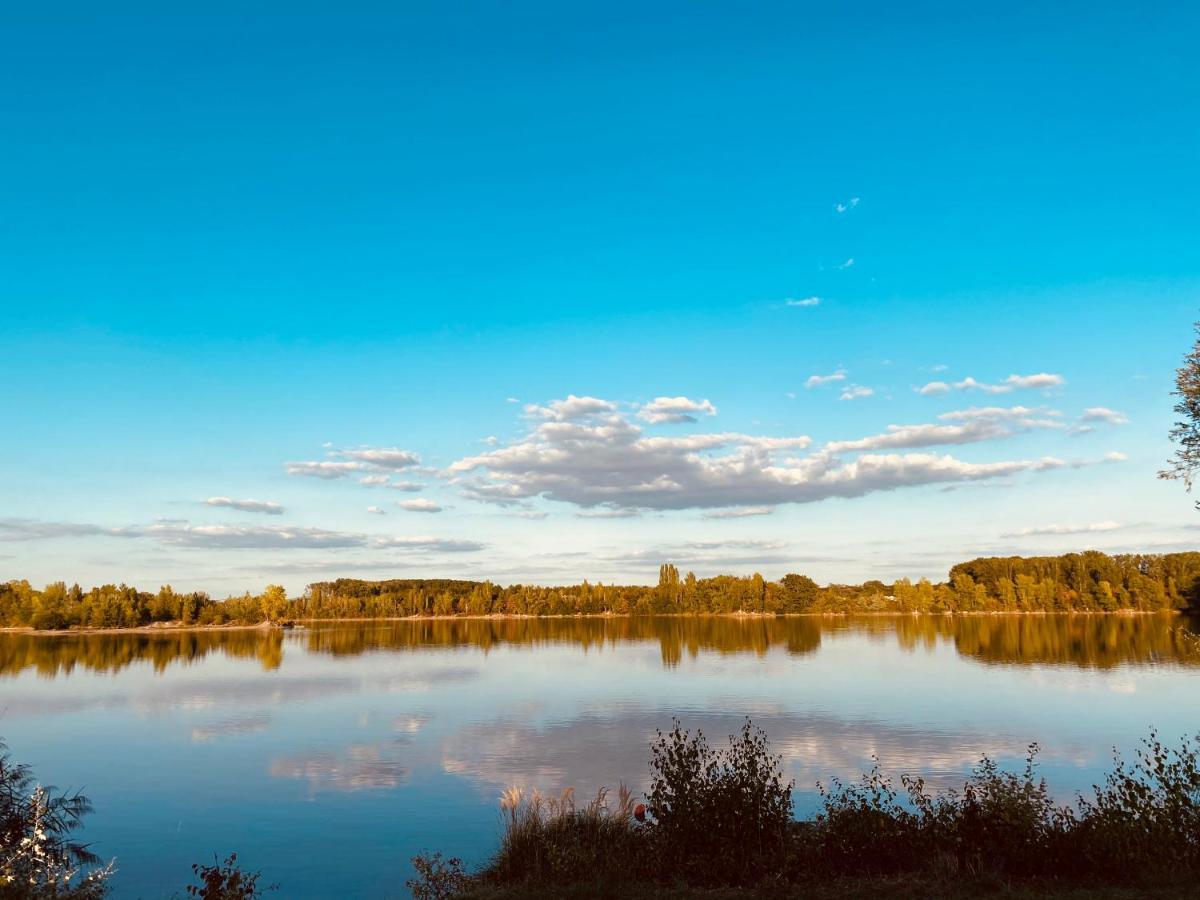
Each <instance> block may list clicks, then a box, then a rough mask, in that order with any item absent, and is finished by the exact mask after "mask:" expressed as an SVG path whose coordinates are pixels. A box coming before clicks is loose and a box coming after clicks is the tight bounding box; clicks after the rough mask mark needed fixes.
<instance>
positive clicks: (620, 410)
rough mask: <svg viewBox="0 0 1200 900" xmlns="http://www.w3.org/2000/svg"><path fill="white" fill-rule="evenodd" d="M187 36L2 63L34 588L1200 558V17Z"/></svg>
mask: <svg viewBox="0 0 1200 900" xmlns="http://www.w3.org/2000/svg"><path fill="white" fill-rule="evenodd" d="M68 6H69V7H70V4H68ZM148 9H150V7H149V6H148V5H144V6H143V5H140V4H137V3H134V4H132V5H131V6H130V7H129V8H128V10H127V11H126V12H124V13H120V14H113V15H111V16H99V15H96V14H95V13H94V12H93V13H89V12H88V10H87V8H86V7H83V6H80V7H78V8H72V12H71V13H70V14H69V15H68V14H64V10H63V9H62V8H61V7H56V8H55V9H54V10H53V11H50V10H45V11H40V10H25V11H22V12H21V13H19V14H15V21H14V22H13V25H14V33H19V34H20V35H21V39H20V40H19V41H18V40H13V41H10V42H9V47H8V51H9V52H8V53H6V54H5V58H4V59H3V60H0V72H2V73H3V74H4V75H5V80H6V82H7V83H9V84H10V85H12V90H11V91H10V92H9V94H10V96H9V97H8V98H7V99H6V101H5V105H6V110H7V112H8V116H7V119H8V121H9V122H10V123H12V127H13V128H14V130H15V131H17V132H19V133H20V134H21V135H22V139H21V140H20V141H15V140H14V141H9V142H6V143H5V145H4V146H3V147H0V162H3V163H4V167H5V170H6V171H8V172H11V173H19V177H18V178H14V179H12V180H11V183H10V185H9V190H8V191H7V192H6V194H7V196H6V208H7V209H8V210H9V213H10V214H9V216H7V217H6V219H7V225H6V227H5V229H4V231H5V246H6V251H7V252H6V257H7V259H6V265H5V270H6V278H5V283H4V285H3V287H0V297H2V298H3V305H4V311H5V327H4V329H3V331H2V332H0V360H3V362H2V363H0V365H2V366H3V373H4V381H5V384H6V388H7V390H6V391H5V400H4V404H3V410H4V412H5V418H6V423H7V425H8V429H9V432H10V435H11V436H12V438H11V439H10V440H9V441H6V442H5V443H4V446H3V447H2V448H0V580H8V579H28V580H29V581H30V582H31V583H33V584H35V585H37V586H40V585H42V584H46V583H48V582H54V581H59V580H65V581H66V582H67V583H68V584H69V583H72V582H75V583H79V584H81V585H96V584H104V583H108V582H112V583H118V582H125V583H127V584H131V585H138V586H139V587H141V586H143V585H144V586H147V587H149V586H151V585H153V586H158V585H163V584H171V585H173V586H174V587H175V588H176V589H177V590H181V591H192V590H203V591H206V592H208V593H210V594H211V595H212V596H214V597H218V596H222V597H223V596H227V595H237V594H240V593H242V592H243V591H244V590H251V591H257V590H261V588H262V587H263V586H264V585H266V584H270V583H277V584H281V585H283V586H284V587H285V588H287V590H288V593H289V594H293V595H294V594H296V593H299V591H300V590H302V589H303V588H304V586H306V585H307V584H309V583H312V582H315V581H322V580H328V579H331V578H334V577H347V578H362V579H367V580H379V579H382V578H408V577H425V578H446V577H450V578H454V577H458V578H463V579H467V580H484V579H487V580H494V581H496V582H497V583H503V584H516V583H521V584H529V585H555V584H567V583H572V580H574V582H578V580H579V578H578V576H577V573H578V572H580V571H584V570H586V571H587V573H588V578H589V580H592V581H600V582H604V583H606V584H612V583H621V584H629V585H635V584H652V583H654V582H655V581H656V580H657V567H658V565H659V564H660V563H662V562H664V561H670V562H672V563H674V564H676V565H678V566H679V567H680V569H681V570H684V571H687V570H693V571H695V572H696V574H697V575H698V576H700V577H708V576H711V575H714V574H738V575H746V574H750V573H752V572H755V571H758V572H762V573H763V574H764V575H769V576H770V577H771V578H772V579H774V578H775V577H778V576H782V575H783V574H784V573H786V572H798V573H803V574H806V575H809V576H810V577H812V578H814V579H816V580H817V581H819V582H821V583H822V584H829V583H841V584H856V583H862V582H864V581H867V580H881V581H884V582H885V583H891V582H892V581H893V580H895V579H896V578H900V577H909V578H912V579H913V580H914V581H915V580H916V579H918V578H922V577H928V578H931V579H932V580H935V581H937V580H940V579H942V578H944V577H945V576H946V573H947V572H948V571H949V569H950V567H951V566H952V565H953V564H954V563H956V562H962V561H965V560H969V559H974V558H977V557H981V556H1011V555H1016V556H1045V555H1059V554H1061V553H1065V552H1072V551H1082V550H1084V549H1095V550H1099V551H1101V552H1104V553H1109V554H1114V553H1123V552H1150V553H1169V552H1178V551H1186V550H1194V549H1200V541H1198V540H1197V538H1196V530H1197V528H1200V524H1198V523H1197V522H1196V519H1195V515H1196V513H1195V509H1194V507H1193V502H1192V498H1190V497H1189V496H1188V495H1187V494H1185V493H1184V492H1183V490H1182V489H1181V486H1180V485H1179V484H1176V483H1171V482H1164V481H1161V480H1159V479H1158V478H1157V472H1158V471H1159V470H1160V469H1162V468H1164V467H1165V465H1166V464H1167V460H1168V458H1169V457H1170V455H1171V453H1172V447H1171V443H1170V441H1169V439H1168V431H1169V429H1170V427H1171V425H1172V423H1173V422H1174V421H1175V416H1174V415H1173V413H1172V411H1171V407H1172V405H1173V402H1174V401H1173V398H1172V396H1171V392H1172V390H1173V387H1174V385H1173V379H1174V374H1175V369H1176V367H1177V366H1178V365H1179V364H1180V362H1181V360H1182V358H1183V356H1184V354H1185V353H1186V352H1187V350H1188V348H1189V347H1190V345H1191V344H1192V341H1193V339H1194V334H1193V322H1194V321H1195V320H1196V319H1200V312H1198V309H1197V308H1198V306H1200V303H1198V298H1200V266H1198V257H1197V255H1196V253H1195V247H1196V245H1197V241H1198V239H1200V225H1198V220H1197V218H1196V215H1195V210H1196V208H1197V202H1198V201H1200V185H1198V183H1197V179H1196V177H1195V174H1194V165H1192V161H1193V160H1194V159H1195V158H1196V157H1197V152H1198V151H1200V129H1198V128H1197V126H1196V124H1195V122H1194V121H1193V119H1191V118H1189V116H1188V115H1187V114H1186V109H1188V108H1189V107H1190V105H1192V104H1193V102H1194V90H1193V89H1191V88H1190V86H1189V84H1190V80H1189V79H1188V78H1187V77H1186V75H1187V73H1189V72H1190V57H1191V55H1192V53H1193V48H1192V42H1191V39H1190V38H1191V35H1194V34H1195V33H1196V25H1198V24H1200V21H1198V20H1200V10H1196V9H1187V8H1184V9H1180V10H1178V11H1177V13H1176V14H1175V15H1174V16H1163V17H1161V18H1159V17H1155V18H1154V19H1151V18H1150V17H1148V16H1145V15H1142V14H1139V13H1137V12H1134V11H1122V10H1090V11H1089V13H1088V15H1086V16H1082V15H1076V14H1074V13H1073V12H1072V11H1070V10H1066V9H1059V10H1056V9H1033V8H1017V9H1007V10H1005V11H1003V13H1001V12H999V11H997V12H995V13H989V12H986V11H981V10H971V11H970V12H969V13H963V12H962V11H961V10H959V9H958V8H957V7H954V6H951V5H948V4H947V5H938V4H933V5H931V6H930V7H929V9H928V12H929V15H928V16H918V17H915V18H914V17H913V16H911V15H910V14H906V13H907V12H908V11H904V10H898V9H894V8H891V7H888V6H887V5H883V4H881V5H877V6H873V7H872V9H871V14H870V19H871V22H872V27H871V28H869V29H858V28H856V27H855V24H856V21H857V19H858V15H857V14H854V13H852V12H849V11H838V10H825V9H820V10H818V9H813V8H804V7H799V8H786V7H780V8H770V9H768V10H766V11H765V12H764V13H763V14H762V15H761V16H759V17H757V18H752V17H747V16H741V15H738V14H736V13H734V12H728V11H725V12H722V11H720V10H715V9H710V10H696V9H689V10H688V11H687V12H686V14H685V13H684V10H685V9H687V8H685V7H679V8H678V9H674V8H672V7H670V6H667V7H658V8H657V9H656V10H655V11H646V10H639V9H638V8H637V7H628V8H623V7H617V8H613V7H610V6H599V5H596V6H583V7H573V8H571V9H562V8H558V7H554V6H551V5H545V6H542V5H538V4H533V5H525V6H522V7H520V8H518V9H515V10H514V9H512V8H510V7H507V6H501V5H499V4H496V5H484V6H480V7H479V8H478V9H477V10H475V11H474V12H473V13H472V15H471V16H466V15H464V14H460V13H457V12H454V11H451V10H446V9H440V8H437V7H436V6H430V7H421V6H411V7H407V8H406V9H404V10H390V9H384V8H382V7H379V8H377V7H374V6H372V5H370V4H368V5H367V6H365V7H363V8H362V9H361V11H360V14H359V15H342V14H338V13H329V14H322V13H320V12H319V11H315V10H313V9H308V10H305V11H303V12H296V13H295V14H294V15H289V16H284V15H280V14H279V11H278V10H275V11H263V12H259V13H256V14H251V13H244V12H242V11H240V10H238V9H237V8H236V7H232V6H222V5H220V4H218V5H217V6H216V7H214V8H213V9H212V10H211V11H210V12H209V13H207V14H204V15H199V14H189V13H184V12H178V11H173V12H163V11H157V12H156V13H155V14H154V15H147V14H145V13H146V11H147V10H148ZM280 9H282V7H281V8H280ZM1064 36H1069V39H1066V38H1064ZM1189 171H1191V172H1193V174H1192V175H1191V176H1188V175H1187V174H1186V173H1187V172H1189ZM414 573H419V575H414Z"/></svg>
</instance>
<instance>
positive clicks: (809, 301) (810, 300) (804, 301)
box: [783, 297, 821, 306]
mask: <svg viewBox="0 0 1200 900" xmlns="http://www.w3.org/2000/svg"><path fill="white" fill-rule="evenodd" d="M783 302H784V305H785V306H820V305H821V298H820V297H804V298H801V299H798V300H797V299H795V298H792V297H788V299H787V300H785V301H783Z"/></svg>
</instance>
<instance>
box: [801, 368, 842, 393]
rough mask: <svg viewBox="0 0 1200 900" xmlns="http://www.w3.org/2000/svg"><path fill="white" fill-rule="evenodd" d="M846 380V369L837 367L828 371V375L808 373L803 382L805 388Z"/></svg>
mask: <svg viewBox="0 0 1200 900" xmlns="http://www.w3.org/2000/svg"><path fill="white" fill-rule="evenodd" d="M845 380H846V370H845V369H838V370H837V371H836V372H830V373H829V374H828V375H809V376H808V380H807V381H805V382H804V387H805V389H806V390H810V391H811V390H812V389H813V388H818V387H822V386H824V385H827V384H833V383H834V382H838V381H845Z"/></svg>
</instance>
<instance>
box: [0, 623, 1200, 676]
mask: <svg viewBox="0 0 1200 900" xmlns="http://www.w3.org/2000/svg"><path fill="white" fill-rule="evenodd" d="M1194 629H1195V623H1194V622H1193V621H1191V620H1189V619H1187V618H1186V617H1183V616H1168V615H1162V616H1157V615H1156V616H1127V615H1028V616H874V617H791V618H762V619H759V618H744V619H743V618H725V617H703V618H688V617H662V618H651V617H642V618H590V619H585V618H569V619H504V620H497V619H452V620H445V619H444V620H423V621H415V620H404V621H395V622H375V623H355V624H327V625H319V626H314V627H312V628H309V629H301V630H298V631H295V632H281V631H277V630H265V629H241V630H214V631H164V632H161V633H123V634H83V635H36V634H28V633H23V634H5V635H0V676H5V675H16V674H18V673H20V672H22V671H24V670H26V669H31V668H32V669H34V670H36V671H37V672H38V674H40V675H44V676H48V677H53V676H55V675H59V674H69V673H70V672H71V671H73V670H74V669H75V668H76V667H82V668H84V669H87V670H89V671H96V672H117V671H120V670H122V669H124V668H126V667H127V666H131V665H134V664H135V663H136V664H142V663H148V664H149V665H151V666H152V667H153V669H154V670H155V671H157V672H162V671H164V670H166V669H167V668H168V667H169V666H173V665H188V664H192V663H196V662H199V661H200V660H203V659H204V658H205V657H206V656H208V655H209V654H212V653H220V654H224V655H225V656H227V657H230V658H233V659H253V660H257V661H258V662H259V664H260V665H261V666H262V668H263V669H264V670H265V671H271V670H275V669H278V668H279V667H280V665H281V664H282V662H283V656H284V653H285V652H286V648H287V646H302V647H303V649H305V650H307V651H308V652H309V653H317V654H328V655H331V656H334V657H344V656H358V655H361V654H364V653H371V652H380V651H409V650H418V649H425V648H443V649H456V648H476V649H480V650H483V651H485V652H486V651H488V650H491V649H492V648H495V647H501V646H517V647H521V646H524V647H537V646H542V645H547V644H565V645H572V646H575V647H578V648H580V649H582V650H584V651H585V652H586V651H589V650H591V649H593V648H594V649H597V650H598V649H602V648H605V647H614V646H617V645H620V644H629V643H643V642H655V643H657V644H658V646H659V648H660V651H661V655H662V663H663V665H664V666H665V667H667V668H671V667H674V666H678V665H679V664H680V663H681V662H682V661H683V659H684V658H685V657H686V658H691V659H695V658H696V657H698V656H699V655H700V654H701V653H717V654H742V653H753V654H757V655H759V656H764V655H765V654H766V653H767V652H768V651H770V650H771V649H773V648H776V647H778V648H782V649H784V650H785V651H786V652H787V653H790V654H793V655H798V656H799V655H805V654H809V653H813V652H815V651H816V650H818V649H819V648H820V646H821V639H822V635H827V636H828V635H833V634H844V633H859V634H863V635H865V636H867V637H868V638H871V639H874V640H878V641H888V642H894V643H895V645H896V646H898V647H900V648H902V649H904V650H907V651H910V652H916V651H918V650H932V649H934V648H936V647H937V646H938V645H940V644H950V645H952V646H953V647H954V648H955V649H956V650H957V651H958V653H959V654H961V655H962V656H965V657H969V658H972V659H976V660H978V661H980V662H984V663H1000V664H1018V665H1019V664H1042V665H1069V666H1079V667H1083V668H1100V669H1107V668H1113V667H1115V666H1119V665H1127V664H1156V663H1176V664H1180V665H1188V666H1194V665H1197V664H1198V663H1200V638H1197V637H1196V634H1195V630H1194Z"/></svg>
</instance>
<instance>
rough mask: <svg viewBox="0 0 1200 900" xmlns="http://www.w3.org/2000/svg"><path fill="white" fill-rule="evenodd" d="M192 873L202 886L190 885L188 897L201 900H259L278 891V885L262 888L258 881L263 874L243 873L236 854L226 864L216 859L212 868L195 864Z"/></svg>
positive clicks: (232, 854)
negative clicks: (271, 892) (267, 893)
mask: <svg viewBox="0 0 1200 900" xmlns="http://www.w3.org/2000/svg"><path fill="white" fill-rule="evenodd" d="M192 871H193V872H194V873H195V874H196V877H197V878H199V879H200V884H198V885H196V884H189V885H188V887H187V895H188V896H189V897H199V898H201V900H257V898H259V897H261V896H262V895H263V894H264V893H266V892H268V891H274V890H277V886H276V885H269V886H267V887H265V888H260V887H259V886H258V880H259V878H261V877H262V873H261V872H246V871H243V870H242V868H241V867H240V866H239V865H238V861H237V854H236V853H230V854H229V856H228V857H227V858H226V860H225V862H224V863H218V862H217V860H216V858H215V857H214V858H213V864H212V865H211V866H202V865H200V864H199V863H195V864H193V866H192Z"/></svg>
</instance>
